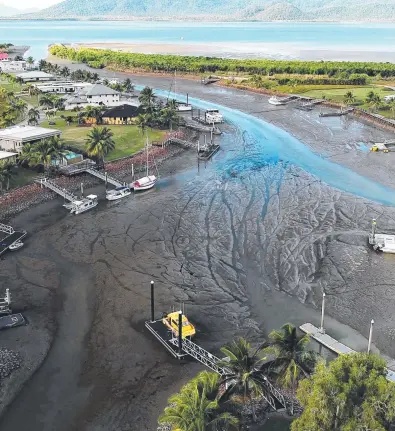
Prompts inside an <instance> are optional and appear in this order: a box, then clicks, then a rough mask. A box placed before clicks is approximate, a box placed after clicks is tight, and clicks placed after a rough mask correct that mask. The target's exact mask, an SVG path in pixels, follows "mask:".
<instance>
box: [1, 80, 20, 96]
mask: <svg viewBox="0 0 395 431" xmlns="http://www.w3.org/2000/svg"><path fill="white" fill-rule="evenodd" d="M0 87H2V88H4V89H5V90H7V91H12V92H14V93H19V92H20V91H21V90H22V85H21V84H17V83H15V84H12V83H10V82H8V81H2V80H0Z"/></svg>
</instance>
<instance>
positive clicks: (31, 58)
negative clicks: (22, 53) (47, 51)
mask: <svg viewBox="0 0 395 431" xmlns="http://www.w3.org/2000/svg"><path fill="white" fill-rule="evenodd" d="M26 63H27V64H29V65H30V66H31V65H32V64H34V58H33V57H32V56H29V57H27V59H26Z"/></svg>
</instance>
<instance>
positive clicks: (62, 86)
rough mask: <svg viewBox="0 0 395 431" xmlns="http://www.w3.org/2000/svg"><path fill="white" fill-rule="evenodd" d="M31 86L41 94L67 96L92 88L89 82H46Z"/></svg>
mask: <svg viewBox="0 0 395 431" xmlns="http://www.w3.org/2000/svg"><path fill="white" fill-rule="evenodd" d="M33 86H34V87H36V88H37V89H38V90H40V91H41V93H58V94H68V93H76V92H79V91H81V90H84V89H85V88H89V87H92V84H90V83H89V82H70V81H48V82H45V83H37V84H33Z"/></svg>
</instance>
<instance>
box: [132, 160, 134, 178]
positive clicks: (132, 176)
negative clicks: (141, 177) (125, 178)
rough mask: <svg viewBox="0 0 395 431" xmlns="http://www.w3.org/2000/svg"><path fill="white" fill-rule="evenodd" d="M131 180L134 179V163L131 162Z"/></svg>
mask: <svg viewBox="0 0 395 431" xmlns="http://www.w3.org/2000/svg"><path fill="white" fill-rule="evenodd" d="M132 180H133V181H134V164H133V163H132Z"/></svg>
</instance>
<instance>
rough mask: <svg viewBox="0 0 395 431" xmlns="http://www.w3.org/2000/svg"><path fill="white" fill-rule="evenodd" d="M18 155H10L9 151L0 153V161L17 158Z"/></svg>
mask: <svg viewBox="0 0 395 431" xmlns="http://www.w3.org/2000/svg"><path fill="white" fill-rule="evenodd" d="M17 155H18V153H10V152H9V151H0V160H4V159H9V158H10V157H12V156H17Z"/></svg>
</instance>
